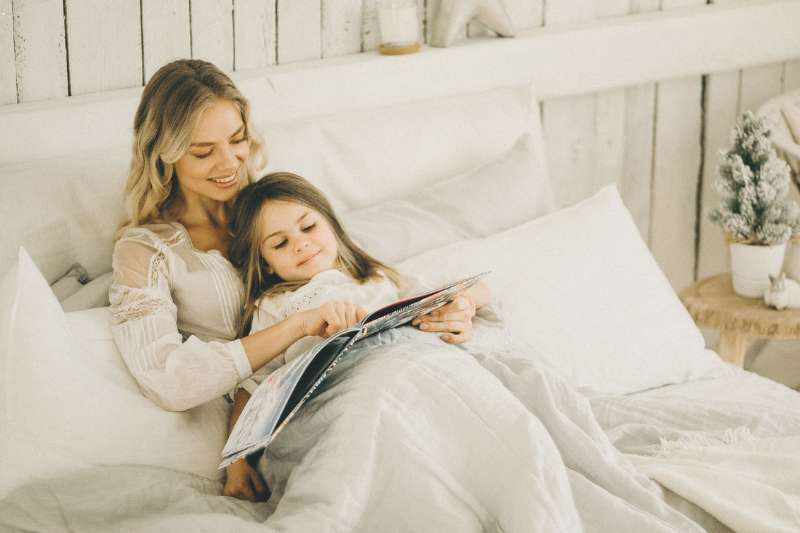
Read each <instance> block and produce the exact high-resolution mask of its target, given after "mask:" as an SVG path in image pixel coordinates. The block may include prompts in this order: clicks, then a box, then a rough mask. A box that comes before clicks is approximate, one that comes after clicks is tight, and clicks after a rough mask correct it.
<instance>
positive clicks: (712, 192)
mask: <svg viewBox="0 0 800 533" xmlns="http://www.w3.org/2000/svg"><path fill="white" fill-rule="evenodd" d="M739 72H740V71H738V70H732V71H730V72H723V73H719V74H712V75H710V76H708V77H707V78H706V95H705V107H704V114H705V130H704V135H703V137H704V155H703V178H702V179H703V187H702V193H701V194H702V199H701V208H702V209H701V218H700V236H699V237H700V246H699V250H698V257H697V277H698V279H699V278H704V277H707V276H711V275H713V274H719V273H720V272H728V271H729V270H730V262H729V258H728V255H729V254H728V249H727V248H726V247H725V245H724V243H723V241H722V230H721V229H720V227H719V226H718V225H717V224H714V223H712V222H711V221H709V220H708V216H707V214H708V210H709V209H711V208H713V207H716V206H717V205H718V203H719V193H717V190H716V188H715V187H714V180H715V179H716V177H717V168H718V167H719V163H720V159H719V151H720V150H722V149H727V148H728V147H729V146H730V132H731V128H732V127H733V125H734V123H735V122H736V117H737V116H738V115H739V78H740V75H739Z"/></svg>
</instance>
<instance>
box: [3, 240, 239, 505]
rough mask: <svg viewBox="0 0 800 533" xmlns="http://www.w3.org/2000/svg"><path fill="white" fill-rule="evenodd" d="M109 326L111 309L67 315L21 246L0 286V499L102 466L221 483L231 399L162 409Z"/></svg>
mask: <svg viewBox="0 0 800 533" xmlns="http://www.w3.org/2000/svg"><path fill="white" fill-rule="evenodd" d="M109 319H110V313H109V311H108V309H107V308H98V309H92V310H89V311H77V312H73V313H68V314H67V315H65V314H64V313H63V312H62V310H61V307H60V306H59V303H58V301H57V300H56V298H55V296H54V295H53V292H52V291H51V290H50V287H49V286H48V285H47V282H46V281H45V279H44V278H43V277H42V275H41V274H40V273H39V271H38V270H37V269H36V267H35V265H34V264H33V262H32V260H31V259H30V257H29V256H28V254H27V253H26V252H25V251H24V249H20V251H19V260H18V262H17V263H16V264H15V265H14V266H12V268H11V270H10V271H9V272H8V273H7V275H6V276H4V278H3V280H2V282H0V327H2V328H3V329H2V331H3V332H4V335H3V337H2V338H0V342H2V344H0V376H2V380H3V383H2V385H3V386H2V388H0V498H1V497H2V496H4V495H5V494H7V493H8V492H9V491H10V490H12V489H13V488H14V487H16V486H19V485H21V484H24V483H26V482H28V481H31V480H33V479H37V478H43V477H46V476H49V475H51V474H55V473H58V472H62V471H67V470H74V469H78V468H90V467H93V466H100V465H120V464H140V465H155V466H161V467H167V468H173V469H177V470H182V471H186V472H192V473H194V474H197V475H200V476H204V477H207V478H211V479H215V480H218V479H220V478H221V476H222V474H223V471H221V470H218V469H217V466H218V465H219V463H220V461H221V451H222V447H223V446H224V443H225V440H226V438H227V426H228V420H229V414H230V408H229V404H228V402H226V401H225V400H224V399H222V398H219V399H218V400H214V401H212V402H208V403H206V404H204V405H201V406H199V407H196V408H194V409H191V410H189V411H185V412H181V413H173V412H168V411H164V410H163V409H161V408H160V407H157V406H156V405H155V404H153V403H152V402H151V401H150V400H148V399H147V398H145V397H144V396H143V395H142V393H141V392H140V391H139V388H138V386H137V385H136V381H135V380H134V379H133V377H132V376H131V375H130V373H129V372H128V370H127V367H126V366H125V363H124V361H123V360H122V357H121V356H120V354H119V352H118V351H117V347H116V343H115V342H114V340H113V338H112V336H111V329H110V322H109ZM5 333H7V336H6V335H5Z"/></svg>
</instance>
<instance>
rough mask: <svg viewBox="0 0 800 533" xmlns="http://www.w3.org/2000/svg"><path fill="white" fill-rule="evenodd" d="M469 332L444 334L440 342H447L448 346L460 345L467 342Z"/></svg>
mask: <svg viewBox="0 0 800 533" xmlns="http://www.w3.org/2000/svg"><path fill="white" fill-rule="evenodd" d="M469 337H470V332H468V331H462V332H461V333H445V334H444V335H442V340H443V341H444V342H449V343H450V344H462V343H465V342H467V341H468V340H469Z"/></svg>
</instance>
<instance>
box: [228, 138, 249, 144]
mask: <svg viewBox="0 0 800 533" xmlns="http://www.w3.org/2000/svg"><path fill="white" fill-rule="evenodd" d="M246 140H247V137H242V138H241V139H233V140H232V141H231V144H241V143H243V142H245V141H246Z"/></svg>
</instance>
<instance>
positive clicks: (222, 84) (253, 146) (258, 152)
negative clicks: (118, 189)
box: [114, 59, 267, 241]
mask: <svg viewBox="0 0 800 533" xmlns="http://www.w3.org/2000/svg"><path fill="white" fill-rule="evenodd" d="M220 100H221V101H225V102H230V103H231V104H233V106H234V107H235V108H236V109H237V110H238V111H239V113H241V115H242V121H243V122H244V125H245V135H246V137H247V142H248V144H249V146H250V156H249V157H248V158H247V162H246V164H245V168H244V169H243V173H242V179H240V185H239V187H240V188H242V187H244V186H246V185H247V184H249V183H251V182H252V181H254V179H255V178H254V176H255V175H256V172H258V170H260V169H261V168H263V167H264V165H265V164H266V160H267V157H266V151H265V149H264V139H263V137H261V135H260V134H259V133H258V131H257V130H256V129H255V128H254V126H253V124H252V123H251V122H250V102H249V101H248V100H247V99H246V98H245V97H244V96H243V95H242V93H241V92H240V91H239V89H237V88H236V85H234V83H233V81H232V80H231V79H230V78H229V77H228V76H227V75H226V74H225V73H224V72H222V71H221V70H220V69H218V68H217V67H216V66H214V65H213V64H211V63H209V62H207V61H202V60H200V59H179V60H176V61H173V62H171V63H167V64H166V65H164V66H163V67H161V68H160V69H158V71H156V73H155V74H153V77H152V78H150V81H148V82H147V85H145V88H144V91H143V92H142V99H141V101H140V102H139V108H138V109H137V110H136V115H135V117H134V121H133V134H134V140H133V154H132V157H131V164H130V168H129V169H128V179H127V182H126V185H125V199H124V203H125V214H126V219H125V220H124V221H123V222H122V224H120V226H119V229H117V232H116V233H115V234H114V240H115V241H116V240H117V239H119V238H120V237H121V236H122V234H123V233H124V232H125V230H127V229H129V228H132V227H136V226H140V225H142V224H152V223H163V222H173V221H175V220H178V219H179V218H180V217H181V215H182V214H183V211H184V209H185V205H184V199H183V195H182V194H181V192H180V187H178V183H177V179H176V177H175V168H174V163H175V162H176V161H177V160H178V159H180V158H181V157H182V156H183V155H184V154H185V153H186V150H187V149H188V148H189V145H190V143H191V142H192V138H193V137H194V134H195V132H196V131H197V128H198V127H199V126H200V120H201V117H202V115H203V112H204V111H205V110H206V109H208V108H209V107H212V106H213V105H215V103H216V102H218V101H220Z"/></svg>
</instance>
